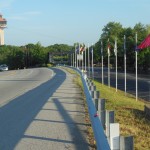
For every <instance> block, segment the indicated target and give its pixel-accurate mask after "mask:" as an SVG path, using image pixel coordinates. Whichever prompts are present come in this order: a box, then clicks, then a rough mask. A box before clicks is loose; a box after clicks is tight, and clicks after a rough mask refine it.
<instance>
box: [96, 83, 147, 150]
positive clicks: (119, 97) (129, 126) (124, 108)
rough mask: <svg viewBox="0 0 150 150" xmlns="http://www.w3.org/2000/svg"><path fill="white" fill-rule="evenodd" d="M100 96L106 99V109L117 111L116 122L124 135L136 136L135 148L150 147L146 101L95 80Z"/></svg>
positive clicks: (141, 149) (145, 148)
mask: <svg viewBox="0 0 150 150" xmlns="http://www.w3.org/2000/svg"><path fill="white" fill-rule="evenodd" d="M94 83H95V85H96V87H97V90H99V91H100V97H101V98H105V99H106V109H107V110H114V111H115V122H118V123H119V124H120V133H121V135H123V136H128V135H132V136H133V137H134V148H135V150H149V149H150V118H149V117H148V116H146V114H145V112H144V105H145V103H144V102H143V101H142V100H138V101H136V100H135V97H134V96H132V95H128V94H127V95H126V96H125V95H124V92H123V91H120V90H118V92H116V89H115V88H112V87H110V88H109V87H108V86H106V85H102V84H101V83H99V82H98V81H94Z"/></svg>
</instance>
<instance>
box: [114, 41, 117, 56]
mask: <svg viewBox="0 0 150 150" xmlns="http://www.w3.org/2000/svg"><path fill="white" fill-rule="evenodd" d="M114 53H115V56H116V54H117V39H115V45H114Z"/></svg>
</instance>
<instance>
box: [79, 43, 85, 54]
mask: <svg viewBox="0 0 150 150" xmlns="http://www.w3.org/2000/svg"><path fill="white" fill-rule="evenodd" d="M83 51H85V45H84V44H83V45H81V47H80V52H83Z"/></svg>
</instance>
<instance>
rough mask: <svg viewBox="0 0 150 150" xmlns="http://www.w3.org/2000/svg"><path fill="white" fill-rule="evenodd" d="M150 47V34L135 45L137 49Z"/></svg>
mask: <svg viewBox="0 0 150 150" xmlns="http://www.w3.org/2000/svg"><path fill="white" fill-rule="evenodd" d="M147 47H150V34H149V35H148V36H147V37H146V38H145V39H144V41H143V42H142V43H141V44H140V45H139V46H138V47H137V50H141V49H144V48H147Z"/></svg>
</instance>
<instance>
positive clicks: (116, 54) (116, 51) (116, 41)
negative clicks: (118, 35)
mask: <svg viewBox="0 0 150 150" xmlns="http://www.w3.org/2000/svg"><path fill="white" fill-rule="evenodd" d="M115 44H116V45H115V54H116V92H117V88H118V83H117V73H118V70H117V69H118V68H117V39H115Z"/></svg>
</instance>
